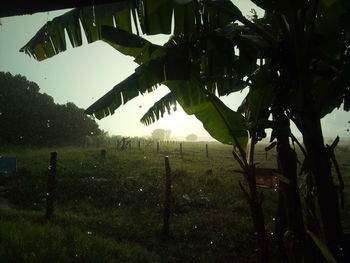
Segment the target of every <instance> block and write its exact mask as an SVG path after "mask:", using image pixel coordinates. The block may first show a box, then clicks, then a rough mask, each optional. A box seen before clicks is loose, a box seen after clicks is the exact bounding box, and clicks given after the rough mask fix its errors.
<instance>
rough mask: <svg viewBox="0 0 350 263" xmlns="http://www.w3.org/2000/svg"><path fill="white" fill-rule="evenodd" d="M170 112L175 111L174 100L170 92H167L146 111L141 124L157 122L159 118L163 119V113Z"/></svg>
mask: <svg viewBox="0 0 350 263" xmlns="http://www.w3.org/2000/svg"><path fill="white" fill-rule="evenodd" d="M171 110H174V111H176V98H175V96H174V94H173V93H172V92H169V93H168V94H166V95H165V96H163V97H162V98H161V99H160V100H158V101H157V102H156V103H154V105H153V106H152V107H151V108H149V109H148V111H147V112H146V113H145V114H144V115H143V116H142V118H141V122H142V123H143V124H145V125H149V124H151V123H154V122H155V121H157V120H159V118H163V115H164V113H165V111H167V112H168V114H170V112H171Z"/></svg>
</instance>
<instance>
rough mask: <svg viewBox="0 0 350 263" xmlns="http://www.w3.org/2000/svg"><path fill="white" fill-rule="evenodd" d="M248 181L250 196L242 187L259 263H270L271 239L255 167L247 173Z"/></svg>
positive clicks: (251, 167)
mask: <svg viewBox="0 0 350 263" xmlns="http://www.w3.org/2000/svg"><path fill="white" fill-rule="evenodd" d="M246 176H247V181H248V188H249V194H248V192H246V190H244V188H243V187H242V186H241V189H242V190H243V192H244V193H245V195H246V198H247V201H248V203H249V208H250V212H251V215H252V219H253V225H254V229H255V232H256V238H257V245H258V260H259V263H268V262H269V239H268V238H267V234H266V228H265V219H264V212H263V209H262V196H259V193H258V190H257V187H256V181H255V166H254V165H252V166H250V169H249V170H248V172H247V175H246Z"/></svg>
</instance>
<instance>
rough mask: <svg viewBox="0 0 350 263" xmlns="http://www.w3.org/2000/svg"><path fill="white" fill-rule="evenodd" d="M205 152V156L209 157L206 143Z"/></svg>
mask: <svg viewBox="0 0 350 263" xmlns="http://www.w3.org/2000/svg"><path fill="white" fill-rule="evenodd" d="M205 152H206V156H207V157H209V150H208V144H206V145H205Z"/></svg>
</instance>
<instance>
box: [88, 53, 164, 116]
mask: <svg viewBox="0 0 350 263" xmlns="http://www.w3.org/2000/svg"><path fill="white" fill-rule="evenodd" d="M163 74H164V73H163V63H162V62H161V61H160V60H152V61H150V62H148V63H145V64H143V65H141V66H139V67H138V68H137V69H136V70H135V73H133V74H132V75H131V76H129V77H128V78H126V79H125V80H123V81H122V82H120V83H119V84H117V85H116V86H114V87H113V89H112V90H110V91H109V92H108V93H106V94H105V95H104V96H103V97H101V98H100V99H98V100H97V101H96V102H95V103H94V104H92V105H91V106H90V107H88V108H87V109H86V110H85V113H86V114H90V115H92V114H94V115H95V117H96V118H97V119H102V118H104V117H106V116H108V115H112V114H113V113H114V111H115V110H116V109H118V108H119V107H120V106H121V105H124V104H125V103H126V102H128V101H129V100H131V99H133V98H135V97H137V96H138V95H140V94H142V93H145V92H147V91H148V92H150V91H152V90H153V89H155V88H156V87H157V85H158V84H159V83H160V82H161V81H162V80H163V79H164V78H163Z"/></svg>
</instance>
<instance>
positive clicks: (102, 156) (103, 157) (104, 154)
mask: <svg viewBox="0 0 350 263" xmlns="http://www.w3.org/2000/svg"><path fill="white" fill-rule="evenodd" d="M106 154H107V151H106V150H105V149H102V150H101V159H103V160H104V159H106Z"/></svg>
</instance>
